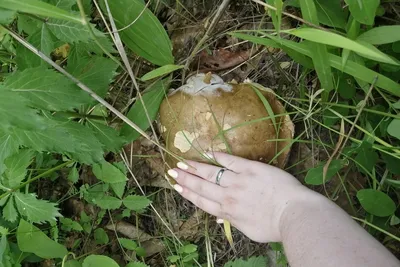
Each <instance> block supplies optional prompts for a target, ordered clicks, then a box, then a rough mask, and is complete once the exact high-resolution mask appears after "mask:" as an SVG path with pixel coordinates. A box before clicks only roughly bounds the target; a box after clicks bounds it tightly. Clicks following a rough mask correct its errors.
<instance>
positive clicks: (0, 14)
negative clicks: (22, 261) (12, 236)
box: [0, 8, 17, 262]
mask: <svg viewBox="0 0 400 267" xmlns="http://www.w3.org/2000/svg"><path fill="white" fill-rule="evenodd" d="M16 14H17V12H15V10H8V9H3V8H0V24H4V25H8V24H10V23H11V22H13V20H14V18H15V15H16ZM0 262H1V261H0Z"/></svg>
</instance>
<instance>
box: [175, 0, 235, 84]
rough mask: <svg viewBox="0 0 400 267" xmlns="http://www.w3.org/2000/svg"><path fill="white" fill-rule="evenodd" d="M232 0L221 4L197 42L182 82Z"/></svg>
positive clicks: (225, 0)
mask: <svg viewBox="0 0 400 267" xmlns="http://www.w3.org/2000/svg"><path fill="white" fill-rule="evenodd" d="M229 2H230V0H224V1H223V2H222V3H221V5H220V6H219V8H218V10H217V13H216V14H215V16H214V18H213V20H212V21H211V24H210V26H209V27H208V29H207V30H206V32H205V34H204V36H203V38H201V39H200V41H199V42H198V43H197V45H196V46H195V47H194V49H193V51H192V53H190V55H189V57H188V58H187V60H186V63H185V68H184V69H183V74H182V83H184V82H185V78H186V77H185V76H186V70H187V69H189V65H190V63H192V60H193V58H194V57H195V56H196V54H197V53H198V52H199V50H200V49H201V47H202V46H203V44H204V43H205V42H206V41H207V39H208V38H209V37H210V34H211V32H212V31H213V30H214V28H215V27H216V26H217V24H218V22H219V21H220V20H221V17H222V14H223V13H224V12H225V10H226V8H227V7H228V5H229Z"/></svg>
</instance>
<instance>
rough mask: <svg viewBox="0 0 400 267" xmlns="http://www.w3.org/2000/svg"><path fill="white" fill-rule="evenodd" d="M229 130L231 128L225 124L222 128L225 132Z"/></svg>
mask: <svg viewBox="0 0 400 267" xmlns="http://www.w3.org/2000/svg"><path fill="white" fill-rule="evenodd" d="M230 128H232V126H230V125H229V124H227V123H225V124H224V127H223V128H222V130H224V131H226V130H229V129H230Z"/></svg>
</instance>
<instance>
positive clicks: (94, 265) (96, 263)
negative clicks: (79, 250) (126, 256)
mask: <svg viewBox="0 0 400 267" xmlns="http://www.w3.org/2000/svg"><path fill="white" fill-rule="evenodd" d="M82 267H119V265H118V264H117V263H116V262H115V261H114V260H113V259H111V258H109V257H106V256H102V255H90V256H88V257H86V258H85V259H84V261H83V263H82Z"/></svg>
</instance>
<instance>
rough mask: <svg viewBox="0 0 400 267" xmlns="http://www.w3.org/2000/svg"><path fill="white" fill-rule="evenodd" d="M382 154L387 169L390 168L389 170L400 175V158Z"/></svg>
mask: <svg viewBox="0 0 400 267" xmlns="http://www.w3.org/2000/svg"><path fill="white" fill-rule="evenodd" d="M381 156H382V159H383V161H384V162H385V164H386V169H388V171H390V172H391V173H393V174H397V175H400V159H398V158H395V157H393V156H391V155H388V154H386V153H382V154H381ZM399 182H400V181H399Z"/></svg>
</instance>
